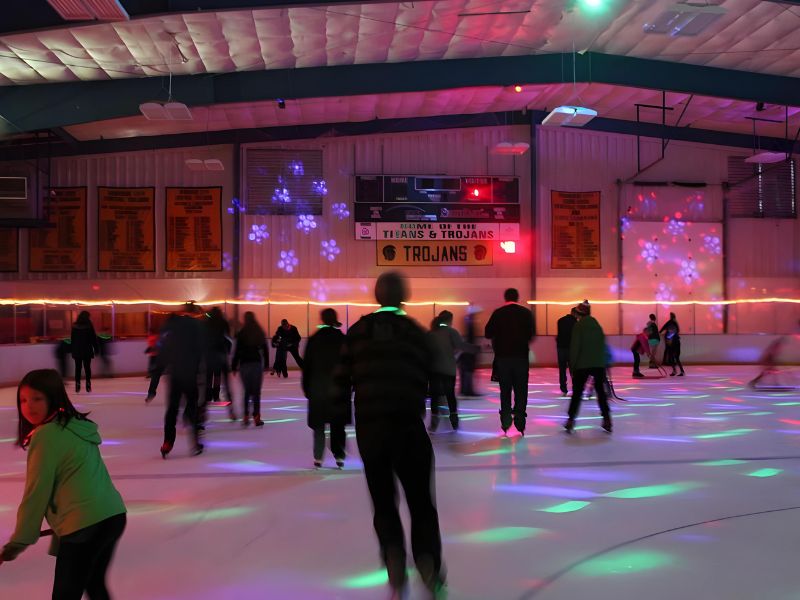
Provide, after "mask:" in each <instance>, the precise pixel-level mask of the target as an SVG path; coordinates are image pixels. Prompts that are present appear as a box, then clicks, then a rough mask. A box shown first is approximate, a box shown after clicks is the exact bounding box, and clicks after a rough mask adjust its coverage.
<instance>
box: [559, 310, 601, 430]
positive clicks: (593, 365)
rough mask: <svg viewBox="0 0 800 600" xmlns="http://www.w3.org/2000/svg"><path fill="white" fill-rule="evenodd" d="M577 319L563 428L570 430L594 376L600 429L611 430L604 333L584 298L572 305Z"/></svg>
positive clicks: (573, 333) (573, 336) (571, 352)
mask: <svg viewBox="0 0 800 600" xmlns="http://www.w3.org/2000/svg"><path fill="white" fill-rule="evenodd" d="M575 310H576V312H577V315H578V322H577V323H576V324H575V327H574V328H573V329H572V340H571V341H570V363H571V365H572V400H571V401H570V403H569V415H568V418H567V421H566V423H564V429H565V430H566V431H567V433H572V430H573V429H575V419H577V418H578V411H579V410H580V407H581V399H582V398H583V388H584V386H585V385H586V381H587V380H588V379H589V377H592V378H594V388H595V391H596V393H597V404H598V405H599V406H600V413H601V414H602V415H603V429H605V430H606V431H607V432H608V433H611V410H610V409H609V407H608V397H607V396H606V387H605V383H606V361H607V359H606V336H605V333H604V332H603V328H602V327H600V323H598V322H597V319H595V318H594V317H592V316H591V308H590V306H589V303H588V302H587V301H586V300H584V301H583V302H581V303H580V304H579V305H578V306H576V307H575Z"/></svg>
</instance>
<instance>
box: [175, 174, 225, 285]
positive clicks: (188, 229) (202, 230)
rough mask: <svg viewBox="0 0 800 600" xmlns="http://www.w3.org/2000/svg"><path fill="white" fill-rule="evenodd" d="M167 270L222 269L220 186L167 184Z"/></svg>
mask: <svg viewBox="0 0 800 600" xmlns="http://www.w3.org/2000/svg"><path fill="white" fill-rule="evenodd" d="M166 193H167V194H166V195H167V202H166V204H167V271H221V270H222V188H220V187H213V188H177V187H168V188H167V189H166Z"/></svg>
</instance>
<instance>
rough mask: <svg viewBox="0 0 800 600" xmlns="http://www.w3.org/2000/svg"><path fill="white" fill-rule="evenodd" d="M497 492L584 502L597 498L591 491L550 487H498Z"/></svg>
mask: <svg viewBox="0 0 800 600" xmlns="http://www.w3.org/2000/svg"><path fill="white" fill-rule="evenodd" d="M494 489H495V490H499V491H501V492H513V493H515V494H527V495H530V496H553V497H554V498H570V499H572V500H582V499H587V498H597V497H598V496H599V495H600V494H596V493H594V492H592V491H589V490H581V489H578V488H565V487H555V486H548V485H505V484H501V485H496V486H494Z"/></svg>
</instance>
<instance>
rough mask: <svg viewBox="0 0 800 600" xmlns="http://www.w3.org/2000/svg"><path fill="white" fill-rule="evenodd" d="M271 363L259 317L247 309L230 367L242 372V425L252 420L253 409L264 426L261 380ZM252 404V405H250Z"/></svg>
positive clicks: (256, 423) (257, 419) (254, 417)
mask: <svg viewBox="0 0 800 600" xmlns="http://www.w3.org/2000/svg"><path fill="white" fill-rule="evenodd" d="M268 364H269V349H268V348H267V335H266V334H265V333H264V330H263V329H262V328H261V325H259V324H258V321H256V316H255V315H254V314H253V313H252V312H250V311H247V312H246V313H244V325H243V326H242V329H241V330H240V331H239V333H238V334H237V335H236V350H235V351H234V353H233V362H232V364H231V369H232V370H233V373H234V374H236V371H239V372H240V373H241V375H242V385H243V387H244V397H243V398H242V426H244V427H247V426H248V425H249V424H250V412H251V410H252V414H253V424H254V425H255V426H256V427H262V426H263V425H264V421H262V420H261V384H262V383H263V381H264V369H265V368H266V365H268ZM251 407H252V409H251Z"/></svg>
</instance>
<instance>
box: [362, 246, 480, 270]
mask: <svg viewBox="0 0 800 600" xmlns="http://www.w3.org/2000/svg"><path fill="white" fill-rule="evenodd" d="M492 244H493V242H485V243H484V242H407V241H402V240H397V241H393V242H378V243H377V247H378V265H379V266H387V267H444V266H452V265H462V266H485V265H491V264H492Z"/></svg>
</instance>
